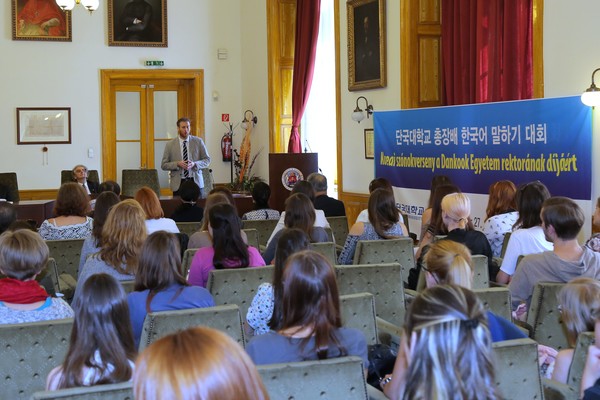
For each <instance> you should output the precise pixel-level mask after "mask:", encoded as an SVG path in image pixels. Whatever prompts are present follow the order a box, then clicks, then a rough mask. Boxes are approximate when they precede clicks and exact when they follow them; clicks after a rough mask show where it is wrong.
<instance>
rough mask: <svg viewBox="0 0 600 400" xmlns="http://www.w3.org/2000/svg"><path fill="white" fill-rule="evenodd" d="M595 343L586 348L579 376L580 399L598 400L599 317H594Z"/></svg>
mask: <svg viewBox="0 0 600 400" xmlns="http://www.w3.org/2000/svg"><path fill="white" fill-rule="evenodd" d="M594 320H595V323H594V336H595V341H594V344H592V345H591V346H590V347H588V353H587V358H586V360H585V367H584V369H583V374H582V376H581V392H580V395H581V397H580V398H581V399H582V400H600V316H599V315H598V313H595V315H594Z"/></svg>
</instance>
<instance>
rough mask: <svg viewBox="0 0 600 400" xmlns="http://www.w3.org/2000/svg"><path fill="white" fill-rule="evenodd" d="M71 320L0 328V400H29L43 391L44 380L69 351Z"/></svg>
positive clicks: (6, 325) (9, 325)
mask: <svg viewBox="0 0 600 400" xmlns="http://www.w3.org/2000/svg"><path fill="white" fill-rule="evenodd" d="M72 326H73V319H59V320H53V321H43V322H31V323H25V324H0V343H2V362H0V379H1V380H2V385H0V399H11V400H12V399H29V398H30V397H31V395H32V394H33V393H34V392H37V391H40V390H44V388H45V387H46V377H47V376H48V374H49V373H50V371H51V370H52V369H53V368H54V367H56V366H57V365H58V364H60V363H61V362H62V360H63V359H64V358H65V354H66V353H67V349H68V347H69V337H70V336H71V328H72Z"/></svg>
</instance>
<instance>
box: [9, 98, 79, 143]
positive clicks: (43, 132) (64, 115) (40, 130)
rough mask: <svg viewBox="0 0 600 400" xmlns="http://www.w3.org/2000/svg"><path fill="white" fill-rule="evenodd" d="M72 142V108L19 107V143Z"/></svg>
mask: <svg viewBox="0 0 600 400" xmlns="http://www.w3.org/2000/svg"><path fill="white" fill-rule="evenodd" d="M48 143H53V144H61V143H62V144H68V143H71V108H70V107H62V108H17V144H48Z"/></svg>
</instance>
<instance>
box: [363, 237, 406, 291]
mask: <svg viewBox="0 0 600 400" xmlns="http://www.w3.org/2000/svg"><path fill="white" fill-rule="evenodd" d="M386 263H399V264H400V267H401V272H402V281H403V282H404V281H407V280H408V271H410V269H411V268H413V267H414V266H415V253H414V250H413V241H412V239H411V238H407V237H404V238H398V239H387V240H359V241H358V243H357V244H356V252H355V253H354V264H386Z"/></svg>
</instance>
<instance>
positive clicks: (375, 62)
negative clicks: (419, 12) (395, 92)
mask: <svg viewBox="0 0 600 400" xmlns="http://www.w3.org/2000/svg"><path fill="white" fill-rule="evenodd" d="M346 10H347V14H348V15H347V17H348V18H347V19H348V90H350V91H357V90H365V89H376V88H383V87H386V85H387V75H386V46H385V43H386V40H385V0H348V1H347V2H346Z"/></svg>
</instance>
